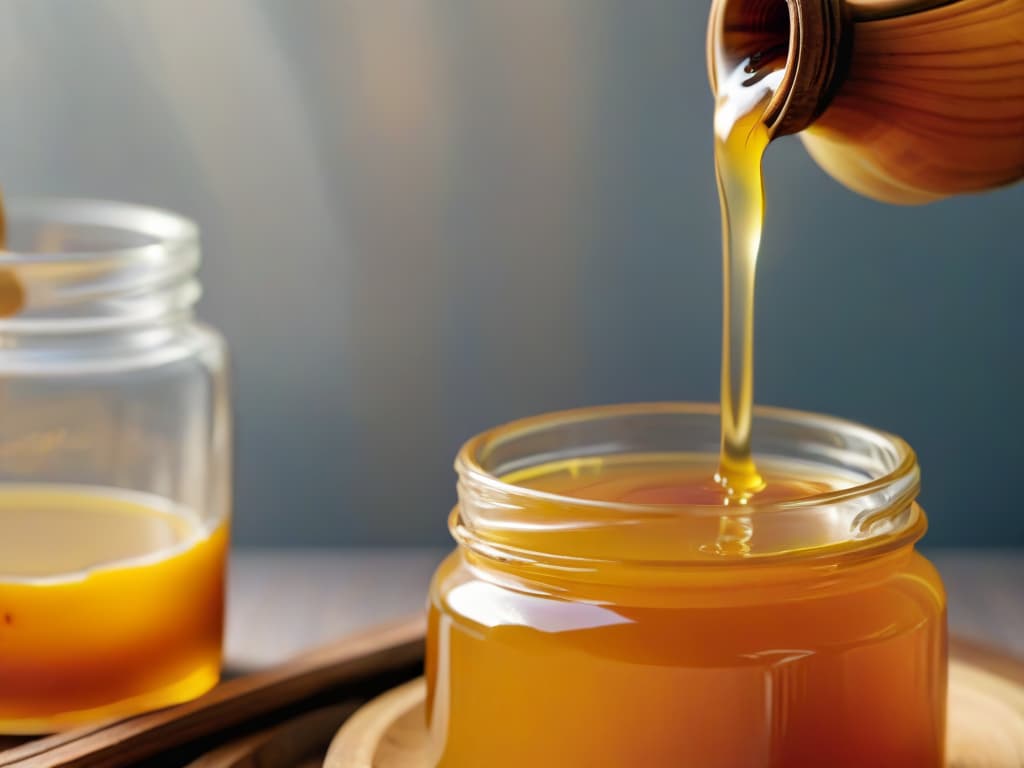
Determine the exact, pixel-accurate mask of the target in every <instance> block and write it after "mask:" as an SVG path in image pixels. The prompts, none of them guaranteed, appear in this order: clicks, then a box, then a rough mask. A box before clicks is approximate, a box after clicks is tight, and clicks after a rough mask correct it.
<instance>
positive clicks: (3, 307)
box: [0, 196, 25, 318]
mask: <svg viewBox="0 0 1024 768" xmlns="http://www.w3.org/2000/svg"><path fill="white" fill-rule="evenodd" d="M6 247H7V219H6V217H5V216H4V204H3V198H2V196H0V253H2V252H3V250H4V249H5V248H6ZM24 306H25V288H24V286H23V285H22V284H21V281H20V280H19V279H18V276H17V275H16V274H14V272H12V271H11V270H9V269H2V268H0V318H3V317H10V316H12V315H16V314H18V312H20V311H21V310H22V308H23V307H24Z"/></svg>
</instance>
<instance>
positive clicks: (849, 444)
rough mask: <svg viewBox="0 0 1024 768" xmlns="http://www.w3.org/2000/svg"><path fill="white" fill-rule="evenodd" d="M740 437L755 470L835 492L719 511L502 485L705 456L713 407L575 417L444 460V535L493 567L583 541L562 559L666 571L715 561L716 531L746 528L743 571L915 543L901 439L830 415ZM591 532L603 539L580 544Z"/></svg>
mask: <svg viewBox="0 0 1024 768" xmlns="http://www.w3.org/2000/svg"><path fill="white" fill-rule="evenodd" d="M753 434H754V443H753V447H754V453H755V459H756V460H758V461H765V460H768V461H777V462H779V463H782V464H785V465H786V466H790V467H794V468H798V469H799V468H801V467H802V468H805V469H806V470H807V471H808V472H813V473H816V474H819V475H830V476H832V477H841V478H842V479H843V482H842V483H841V484H840V485H839V487H833V488H830V489H828V490H825V491H823V492H819V493H812V494H810V495H805V496H800V497H797V498H787V499H785V500H781V501H779V500H772V501H768V502H763V503H762V502H758V501H757V497H756V496H755V497H754V498H753V499H752V500H750V501H749V502H748V503H747V504H746V505H744V506H735V505H734V506H725V505H723V504H680V503H635V502H620V501H607V500H602V499H594V498H579V497H575V496H571V495H562V494H559V493H552V492H550V491H546V490H540V489H537V488H532V487H528V486H525V485H520V484H516V483H515V482H508V481H507V480H506V479H504V478H507V477H508V476H509V475H512V474H514V473H519V472H521V471H522V470H524V469H528V468H530V467H538V466H541V465H545V464H549V463H551V462H556V461H559V460H564V459H581V458H582V459H585V458H595V457H603V456H604V457H607V456H613V455H615V456H617V455H622V454H630V453H634V454H644V453H658V452H662V453H667V452H672V453H684V452H685V453H696V454H700V455H702V456H704V455H709V456H714V455H717V450H718V445H719V408H718V406H717V405H715V404H710V403H641V404H627V405H609V406H599V407H593V408H582V409H575V410H568V411H562V412H557V413H551V414H546V415H542V416H535V417H530V418H526V419H521V420H518V421H514V422H511V423H508V424H505V425H503V426H499V427H496V428H494V429H491V430H489V431H487V432H484V433H482V434H480V435H478V436H476V437H474V438H472V439H470V440H469V441H468V442H467V443H465V445H464V446H463V447H462V449H461V450H460V452H459V454H458V456H457V459H456V462H455V469H456V471H457V473H458V475H459V484H458V488H459V506H458V507H457V509H456V515H455V517H456V518H457V519H456V520H455V522H454V526H456V527H458V529H459V531H458V532H457V533H456V536H457V537H461V538H465V539H466V540H472V541H473V542H475V543H477V544H479V545H480V546H481V547H485V548H489V550H491V551H493V550H494V548H497V549H498V550H502V551H504V552H505V554H507V555H514V554H516V553H518V554H522V555H525V554H526V553H532V554H534V555H536V554H543V555H550V556H560V555H563V554H566V553H565V552H564V551H562V550H564V549H565V545H564V544H563V542H568V541H569V539H570V537H569V536H566V535H565V534H566V533H568V532H570V531H574V530H575V531H586V532H587V534H585V535H584V536H582V537H579V538H581V540H586V541H588V543H585V544H582V545H581V546H579V547H577V546H575V545H576V544H578V543H579V542H578V541H577V542H573V546H571V547H569V549H570V550H571V553H570V556H571V557H576V558H584V559H589V558H596V559H611V560H619V559H622V560H648V561H671V562H680V561H686V560H701V561H706V560H712V561H718V560H721V559H723V557H722V556H723V555H729V554H730V553H728V552H716V551H715V542H716V540H717V539H718V537H719V536H720V531H721V525H722V524H723V521H726V522H728V521H735V522H739V523H741V524H744V525H746V524H748V523H750V524H752V525H753V529H752V530H753V532H754V535H753V537H752V539H751V541H750V546H748V547H746V548H743V551H738V552H733V553H731V554H734V555H738V556H741V557H743V558H745V559H749V558H763V557H769V556H780V555H794V554H802V555H813V554H821V553H825V552H832V551H834V550H835V549H836V548H841V549H863V548H866V547H882V546H887V545H889V546H898V545H900V544H904V543H907V542H908V541H913V540H915V539H916V538H919V537H920V536H921V535H922V534H923V533H924V529H925V527H926V522H925V519H924V515H923V513H922V512H921V510H920V508H919V507H917V505H916V504H915V503H914V501H915V499H916V497H917V494H918V490H919V485H920V472H919V468H918V465H917V458H916V456H915V454H914V452H913V450H912V449H911V447H910V446H909V445H908V444H907V443H906V442H905V441H904V440H902V439H901V438H899V437H897V436H895V435H891V434H889V433H886V432H882V431H879V430H875V429H872V428H870V427H867V426H864V425H861V424H857V423H855V422H852V421H847V420H845V419H841V418H837V417H833V416H826V415H821V414H814V413H807V412H802V411H796V410H790V409H785V408H774V407H763V406H759V407H756V408H755V409H754V426H753ZM643 529H650V532H651V536H644V535H642V534H641V533H640V531H642V530H643ZM597 530H603V531H604V533H605V534H606V535H604V536H597V535H593V534H594V533H595V531H597ZM659 542H660V543H659ZM725 559H729V558H728V557H726V558H725Z"/></svg>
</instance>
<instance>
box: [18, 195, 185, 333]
mask: <svg viewBox="0 0 1024 768" xmlns="http://www.w3.org/2000/svg"><path fill="white" fill-rule="evenodd" d="M5 208H6V211H5V213H6V219H7V222H8V226H7V228H6V229H7V234H8V242H7V243H6V245H7V246H8V249H7V250H0V278H2V280H0V287H2V288H3V289H4V290H5V291H6V293H5V295H4V296H3V297H0V298H3V301H0V304H3V306H4V307H5V311H4V313H3V314H4V316H3V317H0V332H4V333H9V334H14V335H18V334H47V335H55V334H67V333H73V334H79V333H92V332H105V331H112V330H118V329H122V328H126V327H131V326H139V325H143V324H150V323H153V322H156V321H161V320H163V319H166V318H169V317H173V316H176V315H180V314H182V313H188V312H190V311H191V307H192V306H193V305H194V304H195V302H196V301H197V300H198V298H199V285H198V283H197V282H196V281H195V280H194V276H195V272H196V269H197V268H198V265H199V244H198V239H199V237H198V229H197V227H196V225H195V224H194V223H193V222H192V221H190V220H189V219H187V218H185V217H183V216H179V215H177V214H174V213H170V212H168V211H164V210H161V209H158V208H152V207H148V206H143V205H134V204H129V203H117V202H110V201H103V200H84V199H71V198H26V199H18V198H15V199H12V200H10V201H8V202H7V204H6V206H5ZM15 297H16V298H15Z"/></svg>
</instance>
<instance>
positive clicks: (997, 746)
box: [324, 643, 1024, 768]
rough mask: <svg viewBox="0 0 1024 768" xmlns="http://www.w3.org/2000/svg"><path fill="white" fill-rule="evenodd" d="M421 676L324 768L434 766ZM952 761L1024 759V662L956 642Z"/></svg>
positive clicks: (966, 767) (1003, 764) (346, 732)
mask: <svg viewBox="0 0 1024 768" xmlns="http://www.w3.org/2000/svg"><path fill="white" fill-rule="evenodd" d="M425 694H426V687H425V684H424V682H423V680H422V679H419V680H414V681H412V682H411V683H406V684H405V685H403V686H401V687H399V688H395V689H394V690H392V691H389V692H388V693H386V694H384V695H383V696H380V697H378V698H377V699H374V700H373V701H371V702H370V703H369V704H367V705H366V706H364V707H363V708H362V709H360V710H359V711H358V712H356V714H355V715H353V716H352V717H351V718H349V720H348V721H347V722H346V723H345V725H344V726H342V728H341V730H340V731H338V733H337V735H336V736H335V737H334V741H332V742H331V747H330V749H329V750H328V752H327V758H326V760H325V761H324V768H430V762H429V759H428V757H427V729H426V725H425V716H424V709H423V708H424V697H425ZM948 736H949V741H948V745H949V746H948V750H947V751H948V761H947V766H948V768H1020V767H1021V766H1024V664H1022V663H1021V662H1018V661H1015V660H1013V659H1009V658H1006V657H1005V656H1000V655H998V654H994V653H992V652H989V651H985V650H983V649H980V648H978V647H976V646H972V645H970V644H966V643H955V644H954V646H953V649H952V658H951V659H950V664H949V735H948Z"/></svg>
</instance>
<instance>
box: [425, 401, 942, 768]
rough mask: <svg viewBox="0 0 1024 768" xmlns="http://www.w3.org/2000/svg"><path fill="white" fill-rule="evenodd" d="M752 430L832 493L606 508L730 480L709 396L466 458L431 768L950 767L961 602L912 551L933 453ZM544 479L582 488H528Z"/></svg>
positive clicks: (473, 444)
mask: <svg viewBox="0 0 1024 768" xmlns="http://www.w3.org/2000/svg"><path fill="white" fill-rule="evenodd" d="M753 433H754V450H755V455H756V456H757V457H758V460H759V466H761V467H762V468H764V467H765V466H767V467H776V468H778V467H784V468H786V469H788V470H789V471H790V473H791V474H792V475H795V476H798V477H808V478H810V477H829V478H832V479H833V481H834V482H833V484H832V485H831V486H829V487H828V488H827V489H826V490H823V491H820V492H815V493H810V494H809V495H807V496H804V497H798V498H790V499H786V500H781V501H779V500H776V501H768V502H765V503H761V502H759V501H758V498H757V497H755V499H754V500H753V501H752V502H750V503H747V504H738V505H735V504H734V505H723V504H722V503H718V504H685V503H674V502H665V503H661V502H651V501H647V502H643V503H640V502H635V501H634V502H611V501H604V500H600V499H597V498H594V497H590V496H588V493H589V492H590V491H589V490H588V486H587V483H592V482H595V478H599V477H600V475H601V473H602V472H605V471H608V468H609V467H615V466H626V467H629V466H631V464H630V463H629V462H641V463H642V462H650V461H654V460H657V461H663V460H666V459H667V460H668V461H677V460H678V462H679V465H680V466H683V465H684V464H685V465H687V466H704V465H706V466H707V467H708V468H709V469H708V473H709V476H710V473H711V472H712V471H713V468H714V466H715V465H716V461H717V452H718V441H719V417H718V410H717V408H716V407H712V406H702V405H691V404H655V405H630V406H614V407H604V408H591V409H584V410H578V411H568V412H564V413H556V414H551V415H546V416H540V417H536V418H532V419H526V420H523V421H519V422H515V423H512V424H509V425H506V426H503V427H498V428H497V429H494V430H492V431H490V432H486V433H484V434H482V435H479V436H478V437H476V438H474V439H472V440H470V441H469V442H468V443H467V444H466V445H465V446H464V447H463V448H462V450H461V452H460V453H459V456H458V459H457V461H456V469H457V471H458V475H459V483H458V493H459V503H458V506H457V507H456V508H455V510H454V511H453V512H452V514H451V518H450V528H451V531H452V534H453V536H454V537H455V539H456V541H457V542H458V548H457V550H456V551H455V552H454V553H453V554H452V555H451V556H450V557H449V558H448V559H447V560H446V561H445V562H444V563H443V564H442V565H441V566H440V568H439V569H438V571H437V573H436V575H435V577H434V580H433V583H432V586H431V592H430V600H429V629H428V639H427V667H426V673H427V686H428V699H427V710H428V721H429V727H430V734H431V745H432V750H433V754H432V762H431V764H432V765H438V766H440V767H441V768H477V767H478V766H481V765H487V766H488V767H489V768H506V767H508V768H511V767H512V766H516V767H517V768H518V767H520V766H526V765H529V766H537V767H538V768H540V767H541V766H560V767H564V768H575V767H576V766H580V767H583V766H587V767H589V766H644V768H678V766H699V767H700V768H741V767H742V768H746V767H747V766H751V767H755V766H786V767H787V768H789V766H828V767H829V768H854V767H856V768H863V766H873V767H875V768H885V767H892V768H897V767H898V768H940V766H941V765H942V764H943V750H944V746H943V745H944V730H945V711H946V710H945V697H946V618H945V610H946V608H945V594H944V591H943V587H942V584H941V581H940V579H939V576H938V574H937V573H936V571H935V569H934V568H933V567H932V566H931V564H929V563H928V561H927V560H925V559H924V558H923V557H922V556H921V555H920V554H919V553H917V552H916V551H915V549H914V543H915V542H916V541H917V540H918V539H919V538H920V537H921V536H922V535H923V533H924V531H925V528H926V522H925V516H924V513H923V512H922V510H921V508H920V507H919V506H918V505H917V503H916V502H915V498H916V496H917V493H918V487H919V479H918V478H919V473H918V466H917V462H916V458H915V456H914V454H913V452H912V451H911V449H910V447H909V446H908V445H907V444H906V443H905V442H903V441H902V440H900V439H899V438H897V437H894V436H892V435H888V434H885V433H882V432H877V431H874V430H871V429H868V428H866V427H863V426H860V425H857V424H853V423H850V422H847V421H842V420H839V419H835V418H831V417H828V416H819V415H813V414H806V413H800V412H796V411H787V410H778V409H765V408H762V409H757V410H756V411H755V417H754V430H753ZM623 462H625V463H623ZM547 467H554V468H557V471H558V472H560V473H561V476H562V480H563V481H564V482H563V483H562V484H563V486H566V487H572V482H576V481H578V487H579V489H580V490H579V492H578V493H576V494H575V495H574V494H573V493H558V492H552V491H551V490H550V488H548V489H545V488H544V487H543V486H542V485H538V484H537V483H536V482H534V481H533V480H528V478H531V477H540V476H542V475H543V474H544V473H545V472H548V470H547V469H545V468H547ZM551 471H552V472H554V471H555V470H554V469H552V470H551ZM837 478H838V480H836V479H837ZM809 487H810V486H809ZM769 489H770V485H769ZM656 490H659V492H660V491H664V490H665V489H656ZM669 495H671V494H669ZM737 532H739V533H737ZM737 543H739V544H741V546H738V545H737Z"/></svg>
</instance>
